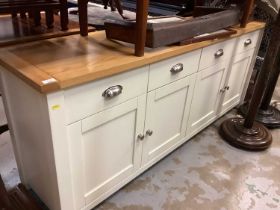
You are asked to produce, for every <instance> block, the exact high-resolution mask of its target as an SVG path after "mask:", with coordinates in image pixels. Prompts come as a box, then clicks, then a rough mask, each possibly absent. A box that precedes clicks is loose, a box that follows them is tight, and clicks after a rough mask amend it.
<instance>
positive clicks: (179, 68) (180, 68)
mask: <svg viewBox="0 0 280 210" xmlns="http://www.w3.org/2000/svg"><path fill="white" fill-rule="evenodd" d="M183 70H184V65H183V64H182V63H178V64H176V65H175V66H173V67H172V68H171V69H170V72H171V73H172V74H177V73H179V72H181V71H183Z"/></svg>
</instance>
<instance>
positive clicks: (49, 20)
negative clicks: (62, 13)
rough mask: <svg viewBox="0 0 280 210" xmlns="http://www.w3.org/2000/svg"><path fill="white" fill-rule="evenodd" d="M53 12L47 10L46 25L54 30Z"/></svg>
mask: <svg viewBox="0 0 280 210" xmlns="http://www.w3.org/2000/svg"><path fill="white" fill-rule="evenodd" d="M53 15H54V13H53V10H52V9H46V24H47V27H48V28H53V22H54V19H53Z"/></svg>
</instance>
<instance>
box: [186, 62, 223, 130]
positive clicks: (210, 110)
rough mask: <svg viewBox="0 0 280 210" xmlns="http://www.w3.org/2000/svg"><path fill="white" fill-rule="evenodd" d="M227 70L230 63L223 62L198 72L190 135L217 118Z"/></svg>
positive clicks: (189, 124) (190, 119)
mask: <svg viewBox="0 0 280 210" xmlns="http://www.w3.org/2000/svg"><path fill="white" fill-rule="evenodd" d="M227 69H228V62H227V61H223V62H219V63H218V64H216V65H214V66H212V67H209V68H207V69H204V70H202V71H200V72H198V75H197V79H196V84H195V89H194V95H193V100H192V104H191V112H190V117H189V122H188V129H187V132H188V135H192V134H194V133H197V132H198V131H199V130H201V129H202V128H205V126H207V125H208V124H209V123H211V122H212V121H213V120H214V119H215V118H216V116H217V111H218V106H219V102H220V98H221V94H222V91H223V87H224V86H223V85H224V80H225V75H226V73H227Z"/></svg>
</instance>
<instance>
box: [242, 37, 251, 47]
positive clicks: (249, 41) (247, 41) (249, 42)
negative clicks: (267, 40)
mask: <svg viewBox="0 0 280 210" xmlns="http://www.w3.org/2000/svg"><path fill="white" fill-rule="evenodd" d="M250 44H252V40H251V39H247V40H246V41H245V42H244V45H245V47H246V46H248V45H250Z"/></svg>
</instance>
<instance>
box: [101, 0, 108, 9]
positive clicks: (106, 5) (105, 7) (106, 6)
mask: <svg viewBox="0 0 280 210" xmlns="http://www.w3.org/2000/svg"><path fill="white" fill-rule="evenodd" d="M102 2H103V5H104V9H108V4H109V0H102Z"/></svg>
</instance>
